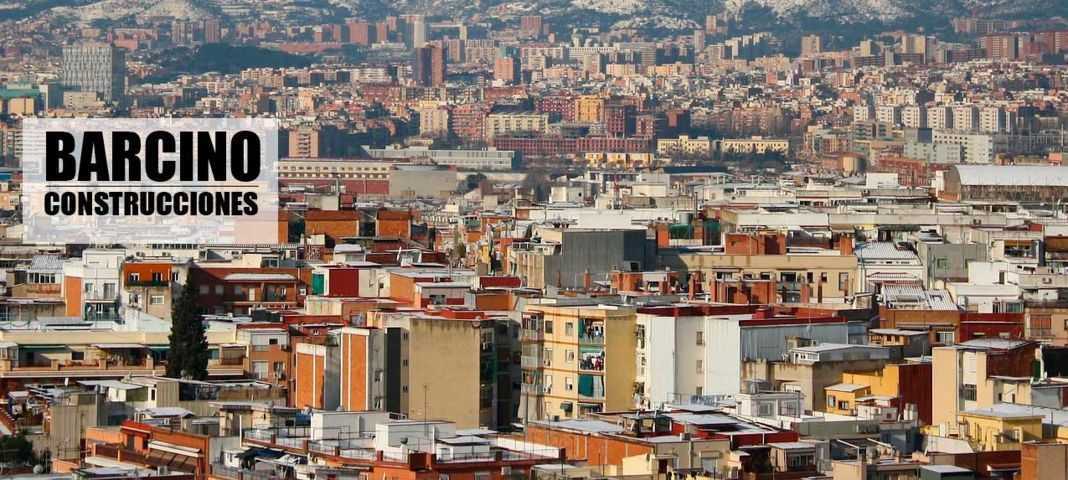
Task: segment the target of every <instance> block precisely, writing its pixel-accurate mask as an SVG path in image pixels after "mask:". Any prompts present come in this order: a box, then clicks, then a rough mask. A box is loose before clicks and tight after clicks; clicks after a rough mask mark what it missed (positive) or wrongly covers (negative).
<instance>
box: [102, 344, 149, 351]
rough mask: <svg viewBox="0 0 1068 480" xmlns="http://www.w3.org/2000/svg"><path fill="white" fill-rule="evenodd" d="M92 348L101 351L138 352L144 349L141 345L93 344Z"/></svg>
mask: <svg viewBox="0 0 1068 480" xmlns="http://www.w3.org/2000/svg"><path fill="white" fill-rule="evenodd" d="M93 347H95V348H99V349H101V350H131V349H136V350H140V349H142V348H146V347H145V345H144V344H141V343H94V344H93Z"/></svg>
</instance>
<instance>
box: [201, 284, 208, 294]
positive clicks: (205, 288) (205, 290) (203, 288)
mask: <svg viewBox="0 0 1068 480" xmlns="http://www.w3.org/2000/svg"><path fill="white" fill-rule="evenodd" d="M200 294H201V295H207V294H208V286H207V285H201V286H200Z"/></svg>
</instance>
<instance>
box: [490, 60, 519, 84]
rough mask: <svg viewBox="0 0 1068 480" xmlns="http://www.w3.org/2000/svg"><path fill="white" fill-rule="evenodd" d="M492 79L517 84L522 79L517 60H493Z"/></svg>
mask: <svg viewBox="0 0 1068 480" xmlns="http://www.w3.org/2000/svg"><path fill="white" fill-rule="evenodd" d="M493 79H494V80H500V81H502V82H505V83H509V84H516V83H519V82H520V80H521V79H522V77H521V76H520V70H519V59H518V58H515V57H512V56H507V57H500V58H498V59H497V60H495V61H494V62H493Z"/></svg>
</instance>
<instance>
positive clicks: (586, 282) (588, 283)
mask: <svg viewBox="0 0 1068 480" xmlns="http://www.w3.org/2000/svg"><path fill="white" fill-rule="evenodd" d="M592 287H593V276H592V275H590V270H589V269H588V268H587V269H586V271H585V272H583V273H582V288H584V289H585V290H586V291H587V292H588V291H590V289H591V288H592Z"/></svg>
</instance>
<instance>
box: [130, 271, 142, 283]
mask: <svg viewBox="0 0 1068 480" xmlns="http://www.w3.org/2000/svg"><path fill="white" fill-rule="evenodd" d="M140 281H141V274H140V273H136V272H135V273H131V274H130V283H137V282H140Z"/></svg>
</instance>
